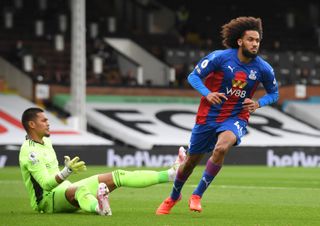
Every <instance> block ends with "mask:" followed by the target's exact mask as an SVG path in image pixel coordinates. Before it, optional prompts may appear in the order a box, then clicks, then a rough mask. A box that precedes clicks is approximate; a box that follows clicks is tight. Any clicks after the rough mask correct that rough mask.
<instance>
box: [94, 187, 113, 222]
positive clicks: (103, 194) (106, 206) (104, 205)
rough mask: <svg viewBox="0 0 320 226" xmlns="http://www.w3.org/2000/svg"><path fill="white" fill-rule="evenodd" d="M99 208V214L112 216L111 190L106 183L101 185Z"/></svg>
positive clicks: (98, 197) (98, 196)
mask: <svg viewBox="0 0 320 226" xmlns="http://www.w3.org/2000/svg"><path fill="white" fill-rule="evenodd" d="M97 199H98V208H97V212H98V214H100V215H107V216H111V215H112V212H111V208H110V203H109V189H108V187H107V185H106V184H105V183H100V184H99V186H98V191H97Z"/></svg>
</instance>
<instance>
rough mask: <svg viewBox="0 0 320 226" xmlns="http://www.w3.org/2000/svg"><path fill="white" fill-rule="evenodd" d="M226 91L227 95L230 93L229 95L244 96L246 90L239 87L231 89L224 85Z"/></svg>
mask: <svg viewBox="0 0 320 226" xmlns="http://www.w3.org/2000/svg"><path fill="white" fill-rule="evenodd" d="M226 93H227V95H230V96H236V97H241V98H245V97H246V93H247V92H246V91H245V90H241V89H232V88H228V87H226Z"/></svg>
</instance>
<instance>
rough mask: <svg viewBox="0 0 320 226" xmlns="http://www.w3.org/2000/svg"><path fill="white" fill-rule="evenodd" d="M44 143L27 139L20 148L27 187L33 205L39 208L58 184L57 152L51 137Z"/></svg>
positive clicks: (20, 160) (21, 165) (23, 175)
mask: <svg viewBox="0 0 320 226" xmlns="http://www.w3.org/2000/svg"><path fill="white" fill-rule="evenodd" d="M43 141H44V144H40V143H37V142H35V141H33V140H30V139H27V140H25V141H24V143H23V144H22V146H21V148H20V154H19V164H20V169H21V173H22V178H23V181H24V184H25V186H26V188H27V191H28V194H29V197H30V201H31V207H32V209H34V210H38V204H39V203H40V201H41V200H42V198H43V196H44V195H45V194H46V193H47V192H50V191H51V190H52V189H53V188H55V187H56V186H57V185H58V182H57V181H56V179H55V176H56V175H57V173H58V172H59V165H58V160H57V156H56V153H55V151H54V149H53V147H52V143H51V140H50V139H49V138H46V137H44V138H43Z"/></svg>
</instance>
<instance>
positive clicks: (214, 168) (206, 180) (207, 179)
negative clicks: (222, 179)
mask: <svg viewBox="0 0 320 226" xmlns="http://www.w3.org/2000/svg"><path fill="white" fill-rule="evenodd" d="M220 169H221V166H219V165H216V164H214V163H213V162H211V161H210V159H208V161H207V165H206V169H205V171H204V172H203V174H202V178H201V180H200V182H199V184H198V186H197V188H196V189H195V190H194V192H193V193H192V194H194V195H199V196H200V197H202V195H203V193H204V192H205V190H206V189H207V188H208V187H209V185H210V183H211V182H212V180H213V179H214V177H215V176H216V175H217V174H218V173H219V171H220Z"/></svg>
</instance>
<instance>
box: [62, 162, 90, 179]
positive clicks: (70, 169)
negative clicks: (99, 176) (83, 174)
mask: <svg viewBox="0 0 320 226" xmlns="http://www.w3.org/2000/svg"><path fill="white" fill-rule="evenodd" d="M79 160H80V158H79V157H78V156H76V157H74V158H73V159H71V160H70V157H69V156H64V165H65V167H64V168H63V170H61V171H60V172H59V174H58V176H59V177H60V179H61V180H65V179H66V178H67V177H68V176H70V175H71V173H77V172H80V171H85V170H87V167H86V165H85V164H86V163H85V162H84V161H79Z"/></svg>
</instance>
